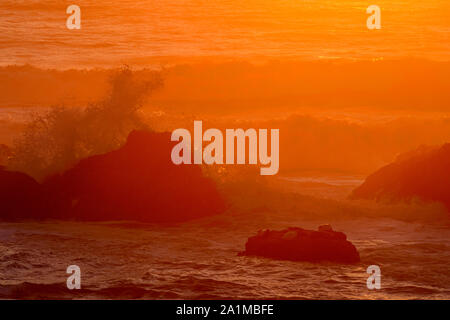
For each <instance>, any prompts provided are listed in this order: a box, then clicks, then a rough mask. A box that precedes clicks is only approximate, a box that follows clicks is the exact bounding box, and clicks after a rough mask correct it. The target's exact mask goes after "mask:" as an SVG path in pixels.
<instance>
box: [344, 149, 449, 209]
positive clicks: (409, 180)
mask: <svg viewBox="0 0 450 320" xmlns="http://www.w3.org/2000/svg"><path fill="white" fill-rule="evenodd" d="M351 198H352V199H373V200H389V201H400V200H402V201H404V200H409V199H412V198H420V199H422V200H425V201H439V202H442V203H443V204H444V205H446V206H447V208H449V209H450V144H448V143H447V144H445V145H443V146H441V147H438V148H420V149H418V150H416V151H413V152H409V153H406V154H403V155H401V156H399V157H398V158H397V160H396V161H395V162H393V163H391V164H389V165H387V166H385V167H383V168H381V169H379V170H378V171H376V172H375V173H373V174H371V175H370V176H368V177H367V178H366V180H365V181H364V183H363V184H362V185H361V186H359V187H358V188H356V189H355V190H354V191H353V192H352V195H351Z"/></svg>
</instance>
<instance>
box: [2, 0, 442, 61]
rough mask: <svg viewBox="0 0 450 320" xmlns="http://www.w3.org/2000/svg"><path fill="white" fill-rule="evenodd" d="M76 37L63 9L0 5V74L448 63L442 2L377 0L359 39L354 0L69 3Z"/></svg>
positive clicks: (59, 4) (52, 4) (358, 7)
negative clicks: (74, 11) (222, 63)
mask: <svg viewBox="0 0 450 320" xmlns="http://www.w3.org/2000/svg"><path fill="white" fill-rule="evenodd" d="M75 2H76V3H77V4H78V5H79V6H80V7H81V11H82V29H81V30H75V31H74V30H67V29H66V27H65V20H66V18H67V15H66V13H65V10H66V6H67V3H66V1H59V0H49V1H42V0H32V1H31V0H30V1H29V0H3V1H1V3H0V11H1V12H2V15H1V16H0V31H1V33H2V40H1V41H0V54H1V55H2V61H1V64H2V65H8V64H22V63H29V64H35V65H40V66H51V67H58V68H62V67H71V66H78V67H79V66H109V65H117V64H118V63H119V64H121V63H128V64H132V65H137V64H152V63H166V62H170V61H173V59H174V58H176V60H177V61H179V60H180V59H181V60H188V59H192V58H199V57H209V58H211V57H215V58H230V57H232V58H234V59H236V58H250V59H253V60H257V59H267V58H277V59H279V58H283V59H288V58H293V59H297V58H302V59H320V58H326V59H330V58H331V59H332V58H348V59H382V58H385V59H386V58H399V57H421V58H429V59H435V60H448V55H447V54H448V51H449V43H450V41H449V33H450V32H449V31H450V29H449V28H450V23H449V21H450V19H448V14H449V12H450V4H449V2H448V1H446V0H431V1H419V0H403V1H400V0H394V1H388V0H380V1H377V5H379V6H380V8H381V19H382V28H381V30H376V31H373V30H368V29H367V27H366V19H367V17H368V15H367V14H366V12H365V10H366V8H367V7H368V5H369V4H370V3H367V2H365V1H358V0H345V1H329V0H323V1H312V0H296V1H293V0H285V1H278V0H248V1H239V0H208V1H194V0H184V1H175V0H158V1H155V0H118V1H114V2H111V1H105V0H99V1H88V0H77V1H75Z"/></svg>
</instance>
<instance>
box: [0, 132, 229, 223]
mask: <svg viewBox="0 0 450 320" xmlns="http://www.w3.org/2000/svg"><path fill="white" fill-rule="evenodd" d="M175 143H177V142H172V141H171V139H170V133H154V132H147V131H134V132H132V133H131V134H130V135H129V137H128V140H127V143H126V144H125V145H124V146H123V147H122V148H120V149H118V150H115V151H112V152H109V153H106V154H103V155H97V156H93V157H89V158H87V159H84V160H82V161H80V162H79V163H78V164H77V165H76V166H74V167H73V168H71V169H69V170H67V171H66V172H64V173H62V174H58V175H54V176H52V177H49V178H48V179H46V180H45V181H44V183H43V184H42V185H39V184H37V182H35V181H34V180H33V181H32V179H31V178H29V177H27V178H26V176H25V175H22V174H19V175H20V176H18V177H16V179H19V178H21V179H22V180H24V181H23V182H21V181H22V180H21V181H18V182H17V183H16V184H17V187H15V188H13V189H11V190H6V189H8V187H7V186H8V185H9V183H10V182H9V181H10V180H11V179H12V178H11V177H9V176H10V175H11V174H10V173H8V175H6V173H5V174H4V175H5V178H2V177H0V185H2V186H4V190H3V192H2V193H3V195H2V200H3V201H2V202H1V203H0V208H1V212H2V213H0V219H1V218H3V219H10V218H11V217H12V216H11V214H6V215H5V214H4V213H3V212H4V210H3V209H4V208H5V206H6V207H7V208H9V209H10V210H12V211H11V212H12V213H14V217H20V218H35V217H36V216H35V212H34V211H30V210H26V209H27V208H28V207H27V206H26V205H25V206H23V205H22V206H21V205H20V203H19V202H20V201H19V200H21V201H23V202H28V201H29V200H30V198H32V199H35V198H36V197H40V199H41V200H42V201H41V203H44V209H43V210H44V212H45V217H48V218H57V219H76V220H91V221H93V220H133V221H145V222H156V223H170V222H181V221H187V220H191V219H195V218H200V217H204V216H208V215H213V214H217V213H220V212H222V211H224V210H225V204H224V201H223V199H222V198H221V196H220V195H219V193H218V191H217V190H216V187H215V184H214V182H213V181H212V180H210V179H208V178H206V177H204V176H203V174H202V170H201V167H200V166H198V165H179V166H177V165H175V164H173V163H172V160H171V158H170V155H171V150H172V147H173V145H174V144H175ZM7 179H9V180H7ZM21 183H22V184H27V185H29V187H28V188H30V189H33V192H31V191H30V192H28V193H25V194H24V193H23V192H22V187H23V186H21ZM37 195H39V196H37ZM8 198H14V199H17V201H16V200H14V201H9V200H8ZM39 216H41V215H39Z"/></svg>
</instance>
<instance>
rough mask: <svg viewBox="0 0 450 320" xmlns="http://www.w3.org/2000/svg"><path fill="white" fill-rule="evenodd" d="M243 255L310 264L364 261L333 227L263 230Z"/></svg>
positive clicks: (344, 236) (345, 238)
mask: <svg viewBox="0 0 450 320" xmlns="http://www.w3.org/2000/svg"><path fill="white" fill-rule="evenodd" d="M239 255H247V256H262V257H267V258H273V259H280V260H292V261H309V262H321V261H331V262H338V263H356V262H358V261H360V258H359V253H358V251H357V250H356V248H355V246H354V245H353V244H352V243H351V242H350V241H347V236H346V235H345V234H344V233H342V232H336V231H333V230H332V229H331V226H329V225H326V226H321V227H319V231H313V230H306V229H302V228H288V229H285V230H281V231H274V230H264V231H259V232H258V234H257V235H256V236H253V237H250V238H249V239H248V241H247V243H246V244H245V251H244V252H241V253H239Z"/></svg>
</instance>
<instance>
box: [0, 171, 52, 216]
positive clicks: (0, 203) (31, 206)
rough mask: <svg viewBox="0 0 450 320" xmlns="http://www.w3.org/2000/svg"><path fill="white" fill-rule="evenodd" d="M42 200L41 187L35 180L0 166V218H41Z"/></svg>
mask: <svg viewBox="0 0 450 320" xmlns="http://www.w3.org/2000/svg"><path fill="white" fill-rule="evenodd" d="M43 201H44V194H43V192H42V187H41V185H40V184H39V183H38V182H37V181H35V180H34V179H33V178H31V177H29V176H28V175H26V174H24V173H21V172H11V171H7V170H5V169H4V168H2V167H0V219H5V220H17V219H25V218H31V217H34V218H41V217H42V215H43Z"/></svg>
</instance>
